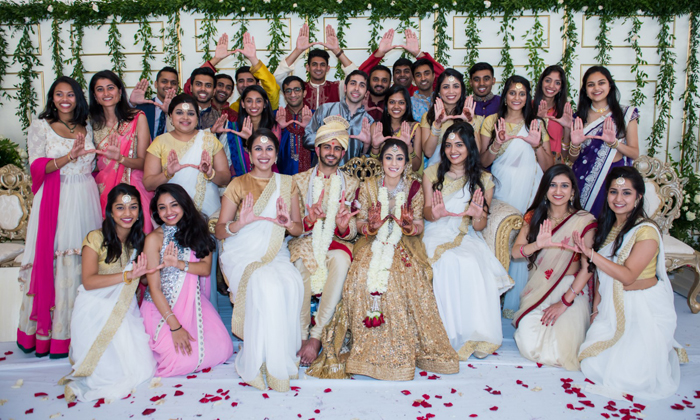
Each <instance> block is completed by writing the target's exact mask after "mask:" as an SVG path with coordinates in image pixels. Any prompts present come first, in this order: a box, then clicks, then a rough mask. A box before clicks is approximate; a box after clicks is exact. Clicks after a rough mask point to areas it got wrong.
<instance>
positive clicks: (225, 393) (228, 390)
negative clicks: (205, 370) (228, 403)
mask: <svg viewBox="0 0 700 420" xmlns="http://www.w3.org/2000/svg"><path fill="white" fill-rule="evenodd" d="M229 392H231V390H230V389H227V390H226V392H222V393H221V395H226V396H228V393H229Z"/></svg>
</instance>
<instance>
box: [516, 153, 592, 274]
mask: <svg viewBox="0 0 700 420" xmlns="http://www.w3.org/2000/svg"><path fill="white" fill-rule="evenodd" d="M559 175H566V177H567V178H569V182H571V191H572V193H573V195H574V200H573V202H571V201H569V204H568V206H569V211H574V212H577V211H579V210H582V209H583V207H581V193H580V192H579V190H578V184H577V183H576V174H574V171H573V170H572V169H571V168H569V167H568V166H566V165H564V164H563V163H559V164H556V165H554V166H552V167H551V168H549V169H547V171H545V173H544V175H542V180H541V181H540V186H539V187H538V188H537V194H535V199H534V200H533V201H532V205H531V206H530V208H529V209H527V211H528V213H529V212H532V219H531V220H530V231H529V232H528V233H527V242H528V243H532V242H536V241H537V235H538V234H539V233H540V225H541V224H542V222H544V221H545V220H546V219H547V215H548V214H549V201H548V200H547V192H548V191H549V186H550V184H551V183H552V180H553V179H554V178H555V177H557V176H559ZM539 252H540V251H535V252H534V253H533V254H532V255H530V256H529V257H528V261H529V262H528V265H527V268H528V269H529V270H530V269H532V268H533V267H534V266H535V260H536V259H537V255H538V254H539Z"/></svg>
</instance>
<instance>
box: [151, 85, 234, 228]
mask: <svg viewBox="0 0 700 420" xmlns="http://www.w3.org/2000/svg"><path fill="white" fill-rule="evenodd" d="M198 115H199V108H198V106H197V102H196V101H195V100H194V98H193V97H192V96H190V95H187V94H182V95H178V96H176V97H175V98H173V100H172V101H171V102H170V107H169V108H168V116H169V117H170V118H171V119H172V123H173V127H174V129H173V130H172V131H171V132H169V133H165V134H161V135H160V136H158V137H156V138H155V140H153V143H151V145H150V146H148V150H147V152H148V153H146V162H145V163H144V177H143V185H144V186H145V187H146V189H147V190H149V191H154V190H155V189H156V187H157V186H159V185H161V184H165V183H171V184H178V185H180V186H181V187H183V188H184V189H185V191H187V193H188V194H189V195H190V197H192V200H194V204H195V206H196V208H197V210H199V211H201V212H202V213H204V215H205V216H207V217H209V216H211V215H212V214H213V213H215V212H216V211H217V210H219V209H220V208H221V198H220V195H219V187H225V186H226V185H228V182H229V181H230V180H231V171H230V169H229V166H228V160H227V159H226V154H225V152H224V150H223V145H222V144H221V143H220V142H219V140H218V139H217V138H216V136H215V135H214V134H212V133H211V132H210V131H208V130H197V129H196V127H197V120H198V117H197V116H198Z"/></svg>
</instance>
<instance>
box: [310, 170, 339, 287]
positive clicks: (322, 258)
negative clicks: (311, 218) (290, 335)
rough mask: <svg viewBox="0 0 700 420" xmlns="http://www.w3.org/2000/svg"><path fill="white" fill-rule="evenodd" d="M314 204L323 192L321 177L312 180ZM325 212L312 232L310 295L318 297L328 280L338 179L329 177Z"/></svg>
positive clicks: (336, 208)
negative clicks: (313, 267)
mask: <svg viewBox="0 0 700 420" xmlns="http://www.w3.org/2000/svg"><path fill="white" fill-rule="evenodd" d="M313 182H314V192H313V199H314V203H316V202H318V199H319V197H320V196H321V191H323V176H317V177H315V178H314V181H313ZM327 200H328V201H327V203H328V206H327V211H326V218H325V220H317V221H316V224H315V225H314V228H313V230H312V240H311V243H312V244H313V250H314V258H315V259H316V264H317V266H316V271H314V272H313V274H312V275H311V294H312V295H320V294H321V293H323V287H324V286H325V285H326V280H328V268H327V267H326V254H327V253H328V247H329V246H331V242H332V241H333V235H334V234H335V216H336V215H337V214H338V209H339V208H340V177H339V176H338V175H336V174H333V175H331V187H330V194H328V197H327Z"/></svg>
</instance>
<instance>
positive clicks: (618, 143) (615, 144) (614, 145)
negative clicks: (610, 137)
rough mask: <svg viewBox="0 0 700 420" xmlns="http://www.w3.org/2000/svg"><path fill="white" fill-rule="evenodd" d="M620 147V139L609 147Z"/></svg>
mask: <svg viewBox="0 0 700 420" xmlns="http://www.w3.org/2000/svg"><path fill="white" fill-rule="evenodd" d="M605 144H607V143H605ZM619 145H620V139H617V140H615V143H613V144H608V147H609V148H611V149H617V146H619Z"/></svg>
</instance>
